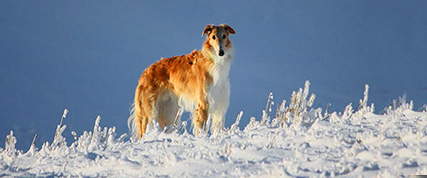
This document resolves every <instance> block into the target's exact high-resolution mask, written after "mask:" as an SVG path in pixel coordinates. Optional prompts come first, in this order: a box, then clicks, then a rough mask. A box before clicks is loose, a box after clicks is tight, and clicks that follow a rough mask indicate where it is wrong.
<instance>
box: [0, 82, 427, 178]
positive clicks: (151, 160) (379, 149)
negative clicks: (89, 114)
mask: <svg viewBox="0 0 427 178" xmlns="http://www.w3.org/2000/svg"><path fill="white" fill-rule="evenodd" d="M368 90H369V87H368V86H366V88H365V93H364V98H363V99H362V100H361V101H360V103H359V106H358V107H356V108H353V106H352V105H351V104H350V105H348V106H347V107H346V109H345V110H344V112H343V113H337V112H332V113H329V112H328V111H324V112H322V109H320V108H317V109H313V108H311V106H312V103H313V101H314V98H315V95H310V96H309V95H308V93H309V82H306V85H305V87H304V89H300V90H298V91H297V92H294V93H293V94H292V97H291V100H290V102H289V105H288V106H286V101H284V102H282V104H281V105H280V106H279V107H277V110H276V113H275V115H274V116H273V114H272V110H273V109H272V108H273V106H274V102H273V95H272V94H270V96H269V97H268V102H267V105H266V110H264V111H263V116H262V118H261V119H255V118H253V117H252V118H251V121H250V122H249V123H248V124H247V125H246V126H245V127H244V128H243V129H240V128H239V127H238V125H239V121H240V118H241V117H242V114H243V113H240V114H239V116H238V117H237V119H236V123H235V124H233V125H232V126H231V127H230V128H229V129H224V130H222V131H221V132H220V133H212V134H207V133H205V134H202V135H201V136H198V137H195V136H194V135H193V134H190V133H189V132H188V131H187V127H186V125H187V121H184V122H182V123H181V126H179V127H178V129H175V130H173V131H172V132H171V133H165V132H163V131H161V130H160V129H159V127H158V124H156V123H154V124H153V125H154V127H151V128H150V129H149V130H148V132H147V133H146V135H144V138H143V139H142V140H135V139H132V138H131V139H128V136H127V134H123V135H120V136H119V135H118V134H117V133H116V130H115V128H114V127H112V128H102V127H101V126H100V120H101V118H100V117H98V118H96V120H95V125H94V129H93V130H92V131H89V132H84V133H83V134H82V135H80V136H78V135H77V134H76V133H74V132H72V134H73V135H74V137H75V139H74V140H73V141H71V143H70V144H69V143H67V141H66V140H65V138H64V137H63V136H62V133H63V132H64V131H65V130H66V125H62V124H60V125H58V127H57V130H56V131H57V132H56V135H55V138H54V140H53V141H52V143H49V142H46V143H44V144H43V146H42V147H41V148H36V147H35V146H34V145H32V146H31V147H30V149H29V150H28V151H26V152H24V151H22V150H16V149H15V144H16V142H17V140H16V138H15V137H14V136H13V132H12V131H11V133H10V134H9V135H8V136H7V139H6V145H5V148H0V177H3V176H24V177H28V176H43V177H50V176H55V177H56V176H64V177H68V176H71V177H296V176H302V177H305V176H308V177H312V176H314V177H333V176H340V177H374V176H378V177H390V176H392V177H396V176H400V175H402V176H409V175H415V174H427V112H426V110H427V108H424V109H423V111H414V110H413V105H412V104H411V103H412V102H410V103H406V101H405V99H404V98H401V99H399V100H396V101H395V102H394V103H393V105H392V106H390V107H388V108H387V109H385V110H384V112H383V113H382V114H375V113H374V106H373V104H372V105H371V106H368V105H367V101H368ZM66 112H68V111H64V115H63V118H65V117H66Z"/></svg>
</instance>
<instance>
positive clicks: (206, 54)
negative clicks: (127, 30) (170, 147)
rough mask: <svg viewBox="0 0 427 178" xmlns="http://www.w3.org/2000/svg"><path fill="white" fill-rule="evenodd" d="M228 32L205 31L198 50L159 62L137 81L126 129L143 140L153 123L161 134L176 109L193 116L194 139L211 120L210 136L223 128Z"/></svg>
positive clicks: (229, 54)
mask: <svg viewBox="0 0 427 178" xmlns="http://www.w3.org/2000/svg"><path fill="white" fill-rule="evenodd" d="M234 33H235V31H234V29H233V28H231V27H230V26H228V25H226V24H221V25H219V26H215V25H207V26H206V28H205V29H204V30H203V33H202V36H205V35H207V37H206V40H205V42H204V43H203V46H202V49H201V50H199V51H196V50H194V51H193V52H191V53H190V54H187V55H182V56H175V57H171V58H165V59H161V60H160V61H158V62H156V63H154V64H152V65H151V66H150V67H148V68H147V69H146V70H145V71H144V72H143V73H142V75H141V78H140V79H139V84H138V86H137V87H136V91H135V100H134V108H133V111H132V114H131V117H129V119H128V126H129V127H130V129H131V131H132V133H133V134H134V136H135V137H139V138H142V136H143V135H144V133H145V131H146V129H147V124H151V123H152V121H153V120H157V122H158V123H159V125H160V127H161V128H162V129H163V128H164V127H166V126H170V125H172V124H174V122H175V116H176V114H177V112H178V110H179V108H180V107H182V108H184V109H185V110H187V111H190V112H191V113H192V117H193V126H194V134H196V135H197V134H199V132H200V131H201V130H202V129H203V128H204V125H205V124H206V121H207V119H208V117H209V116H208V115H209V114H211V116H212V128H211V132H212V131H215V130H217V129H222V128H223V127H224V120H225V114H226V112H227V109H228V105H229V98H230V81H229V78H228V76H229V71H230V65H231V60H232V58H233V53H234V49H233V45H232V44H231V41H230V39H229V35H230V34H234Z"/></svg>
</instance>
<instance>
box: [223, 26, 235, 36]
mask: <svg viewBox="0 0 427 178" xmlns="http://www.w3.org/2000/svg"><path fill="white" fill-rule="evenodd" d="M220 26H222V27H224V29H225V30H227V31H228V33H231V34H236V31H234V29H233V28H231V27H230V26H228V25H227V24H221V25H220Z"/></svg>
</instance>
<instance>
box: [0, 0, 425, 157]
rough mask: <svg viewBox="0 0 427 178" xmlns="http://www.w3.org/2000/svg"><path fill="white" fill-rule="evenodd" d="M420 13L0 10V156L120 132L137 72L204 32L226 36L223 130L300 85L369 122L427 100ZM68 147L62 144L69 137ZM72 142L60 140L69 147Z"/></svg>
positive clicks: (115, 6) (267, 6)
mask: <svg viewBox="0 0 427 178" xmlns="http://www.w3.org/2000/svg"><path fill="white" fill-rule="evenodd" d="M426 8H427V1H251V0H249V1H248V0H240V1H186V2H180V1H166V2H165V1H162V2H159V1H152V2H145V1H97V0H92V1H53V0H52V1H13V0H3V1H0V142H1V144H0V146H1V147H3V144H4V140H5V137H6V134H8V133H9V131H10V130H14V131H15V135H16V136H17V138H18V148H20V149H25V150H26V149H27V148H28V147H29V145H30V143H31V140H32V138H33V135H34V134H35V133H38V134H39V139H38V140H37V144H38V145H40V144H41V143H42V142H43V141H51V140H52V139H53V136H54V131H55V128H56V125H57V124H58V123H59V119H60V116H61V115H62V112H63V110H64V109H65V108H67V109H69V110H70V112H69V114H68V118H67V119H66V120H65V121H64V122H65V124H66V125H67V126H68V128H67V131H66V133H64V134H65V135H67V136H70V134H69V133H70V131H72V130H74V131H76V132H77V133H78V134H81V133H82V132H83V131H84V130H92V128H93V124H94V120H95V118H96V116H97V115H101V117H102V120H101V125H103V126H108V127H111V126H116V127H117V132H118V133H119V134H121V133H125V132H127V131H128V129H127V126H126V121H127V117H128V116H129V107H130V104H131V103H132V100H133V94H134V89H135V87H136V85H137V80H138V78H139V76H140V74H141V73H142V71H143V70H144V69H145V68H146V67H147V66H149V65H150V64H152V63H153V62H155V61H157V60H159V59H160V57H171V56H175V55H182V54H187V53H189V52H191V51H192V50H193V49H200V48H201V45H202V42H203V40H204V39H203V38H202V37H200V36H201V34H202V30H203V28H204V27H205V25H207V24H220V23H227V24H229V25H231V26H232V27H233V28H234V29H235V30H236V32H237V33H236V35H234V36H232V37H231V38H232V40H233V42H234V47H235V49H236V54H235V60H234V62H233V66H232V69H231V74H230V80H231V85H232V88H231V90H232V92H231V104H230V108H229V110H228V113H227V122H226V127H229V126H230V125H231V123H233V122H234V120H235V118H236V116H237V114H238V113H239V111H241V110H243V111H244V116H243V118H242V123H241V126H244V125H246V123H247V122H248V121H249V118H250V117H251V116H255V117H256V118H257V119H259V118H260V116H261V113H262V109H263V108H264V107H265V102H266V99H267V96H268V94H269V92H273V93H274V96H275V101H276V102H277V103H280V102H281V100H283V99H289V97H290V95H291V92H292V91H294V90H297V89H298V88H300V87H303V85H304V81H305V80H310V81H311V83H312V85H311V92H313V93H316V94H317V99H316V101H315V106H316V107H322V108H325V106H326V105H327V104H328V103H332V108H331V109H332V110H334V111H342V110H343V109H344V107H345V106H346V105H347V104H348V103H355V104H353V105H357V103H358V101H359V99H360V98H362V97H363V90H364V84H366V83H367V84H369V85H370V87H371V91H370V98H369V99H370V100H369V103H375V105H376V111H377V112H379V111H380V110H382V109H383V108H384V107H386V106H387V105H388V104H390V102H391V101H392V99H396V98H398V97H399V96H402V95H403V94H404V93H407V95H408V99H411V100H414V103H415V108H416V109H417V108H420V107H422V105H423V104H424V103H426V99H427V81H426V77H427V71H426V69H427V11H426ZM68 139H69V141H72V139H71V137H68ZM70 139H71V140H70Z"/></svg>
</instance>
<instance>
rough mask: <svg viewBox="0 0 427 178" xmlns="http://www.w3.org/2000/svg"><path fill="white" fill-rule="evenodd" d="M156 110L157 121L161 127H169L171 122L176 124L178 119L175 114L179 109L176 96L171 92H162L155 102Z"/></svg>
mask: <svg viewBox="0 0 427 178" xmlns="http://www.w3.org/2000/svg"><path fill="white" fill-rule="evenodd" d="M156 107H157V111H158V122H159V124H160V128H161V129H165V127H168V129H169V128H170V126H171V125H172V124H177V123H179V122H180V121H176V122H177V123H175V118H176V114H177V112H178V110H179V105H178V97H177V96H176V95H175V94H173V93H172V92H170V91H168V92H164V93H163V94H162V96H160V97H159V100H158V102H157V104H156Z"/></svg>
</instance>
